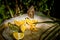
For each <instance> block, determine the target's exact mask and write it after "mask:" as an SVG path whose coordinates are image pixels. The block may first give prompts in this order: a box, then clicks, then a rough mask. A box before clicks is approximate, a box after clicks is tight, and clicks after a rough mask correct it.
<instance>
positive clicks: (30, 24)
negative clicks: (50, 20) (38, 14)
mask: <svg viewBox="0 0 60 40" xmlns="http://www.w3.org/2000/svg"><path fill="white" fill-rule="evenodd" d="M35 22H38V21H37V20H34V19H31V20H30V19H29V18H26V19H25V20H20V21H17V20H14V24H15V25H16V27H18V28H19V30H21V31H22V32H19V31H17V32H16V31H14V32H13V37H14V38H15V39H16V40H19V39H22V38H23V37H24V32H25V31H26V29H29V30H31V31H36V30H37V29H36V24H34V23H35ZM12 28H13V27H12Z"/></svg>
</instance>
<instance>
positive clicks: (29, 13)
mask: <svg viewBox="0 0 60 40" xmlns="http://www.w3.org/2000/svg"><path fill="white" fill-rule="evenodd" d="M34 13H35V10H34V6H31V7H30V8H29V9H28V11H27V14H28V16H29V17H30V18H34Z"/></svg>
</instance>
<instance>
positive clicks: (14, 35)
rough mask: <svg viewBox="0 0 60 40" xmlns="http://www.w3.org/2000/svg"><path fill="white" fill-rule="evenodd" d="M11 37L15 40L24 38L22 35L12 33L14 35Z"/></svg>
mask: <svg viewBox="0 0 60 40" xmlns="http://www.w3.org/2000/svg"><path fill="white" fill-rule="evenodd" d="M13 37H14V38H15V39H16V40H19V39H22V38H23V37H24V33H18V32H14V33H13Z"/></svg>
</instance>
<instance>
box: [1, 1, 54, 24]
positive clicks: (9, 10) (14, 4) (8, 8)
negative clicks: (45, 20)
mask: <svg viewBox="0 0 60 40" xmlns="http://www.w3.org/2000/svg"><path fill="white" fill-rule="evenodd" d="M53 4H54V0H0V23H2V21H4V20H6V19H9V18H11V17H14V16H15V15H20V14H23V13H26V12H27V10H28V9H29V7H30V6H32V5H33V6H34V8H35V11H40V12H45V13H47V15H49V13H50V11H51V10H52V9H54V8H53ZM16 8H17V9H16ZM18 8H19V9H20V10H19V11H20V13H17V14H16V10H18Z"/></svg>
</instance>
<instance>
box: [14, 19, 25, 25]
mask: <svg viewBox="0 0 60 40" xmlns="http://www.w3.org/2000/svg"><path fill="white" fill-rule="evenodd" d="M14 23H15V24H16V25H17V26H21V25H23V24H24V23H25V22H24V20H22V21H16V20H15V21H14Z"/></svg>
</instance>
